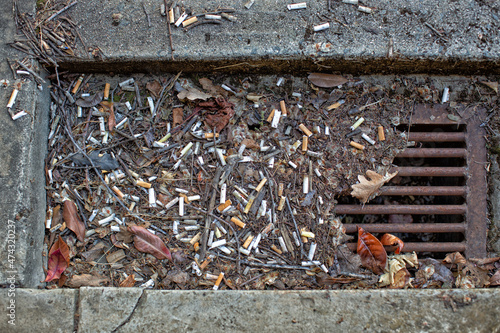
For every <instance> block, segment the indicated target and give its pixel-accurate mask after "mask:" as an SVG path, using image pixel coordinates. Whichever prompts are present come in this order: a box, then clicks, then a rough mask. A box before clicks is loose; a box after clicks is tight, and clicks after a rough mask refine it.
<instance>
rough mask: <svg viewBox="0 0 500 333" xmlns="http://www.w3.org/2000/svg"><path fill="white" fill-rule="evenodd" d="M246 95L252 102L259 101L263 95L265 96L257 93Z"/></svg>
mask: <svg viewBox="0 0 500 333" xmlns="http://www.w3.org/2000/svg"><path fill="white" fill-rule="evenodd" d="M246 97H247V99H248V100H249V101H252V102H258V101H259V99H261V98H262V97H264V96H262V95H257V94H253V93H250V94H248V95H247V96H246Z"/></svg>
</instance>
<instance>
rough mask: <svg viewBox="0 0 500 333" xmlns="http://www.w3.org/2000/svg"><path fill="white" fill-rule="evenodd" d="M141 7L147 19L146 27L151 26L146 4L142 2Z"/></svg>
mask: <svg viewBox="0 0 500 333" xmlns="http://www.w3.org/2000/svg"><path fill="white" fill-rule="evenodd" d="M142 9H144V14H146V18H147V19H148V28H151V19H150V18H149V14H148V12H147V10H146V5H145V4H144V2H142Z"/></svg>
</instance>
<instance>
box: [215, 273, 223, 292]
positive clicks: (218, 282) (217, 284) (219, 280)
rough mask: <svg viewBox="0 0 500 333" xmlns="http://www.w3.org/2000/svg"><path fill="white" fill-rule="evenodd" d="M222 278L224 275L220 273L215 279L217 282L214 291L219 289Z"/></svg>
mask: <svg viewBox="0 0 500 333" xmlns="http://www.w3.org/2000/svg"><path fill="white" fill-rule="evenodd" d="M223 277H224V273H223V272H220V274H219V277H218V278H217V281H215V285H214V290H217V289H219V286H220V283H221V282H222V278H223Z"/></svg>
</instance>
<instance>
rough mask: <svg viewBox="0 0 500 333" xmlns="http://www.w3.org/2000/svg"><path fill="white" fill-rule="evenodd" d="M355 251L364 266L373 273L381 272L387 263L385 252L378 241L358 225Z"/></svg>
mask: <svg viewBox="0 0 500 333" xmlns="http://www.w3.org/2000/svg"><path fill="white" fill-rule="evenodd" d="M357 253H358V254H359V256H360V257H361V263H362V264H363V266H364V267H366V268H368V269H370V270H371V271H372V272H373V273H375V274H382V273H383V272H384V270H385V268H386V265H387V253H386V252H385V249H384V246H383V245H382V243H380V241H379V240H378V239H377V238H375V236H373V235H372V234H371V233H369V232H366V231H364V230H363V228H360V227H358V246H357Z"/></svg>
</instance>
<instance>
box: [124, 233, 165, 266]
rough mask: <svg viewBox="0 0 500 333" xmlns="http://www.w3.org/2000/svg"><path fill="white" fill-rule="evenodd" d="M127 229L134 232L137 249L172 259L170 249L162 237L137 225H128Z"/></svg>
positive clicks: (157, 256)
mask: <svg viewBox="0 0 500 333" xmlns="http://www.w3.org/2000/svg"><path fill="white" fill-rule="evenodd" d="M127 230H128V231H130V232H131V233H133V234H134V246H135V248H136V249H137V250H139V251H141V252H146V253H150V254H152V255H153V256H155V257H156V258H157V259H160V260H161V259H169V260H172V256H171V255H170V251H169V250H168V248H167V246H166V245H165V243H163V241H162V240H161V238H160V237H158V236H156V235H154V234H152V233H151V232H149V231H148V230H147V229H145V228H143V227H139V226H136V225H134V226H130V227H128V228H127Z"/></svg>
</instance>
